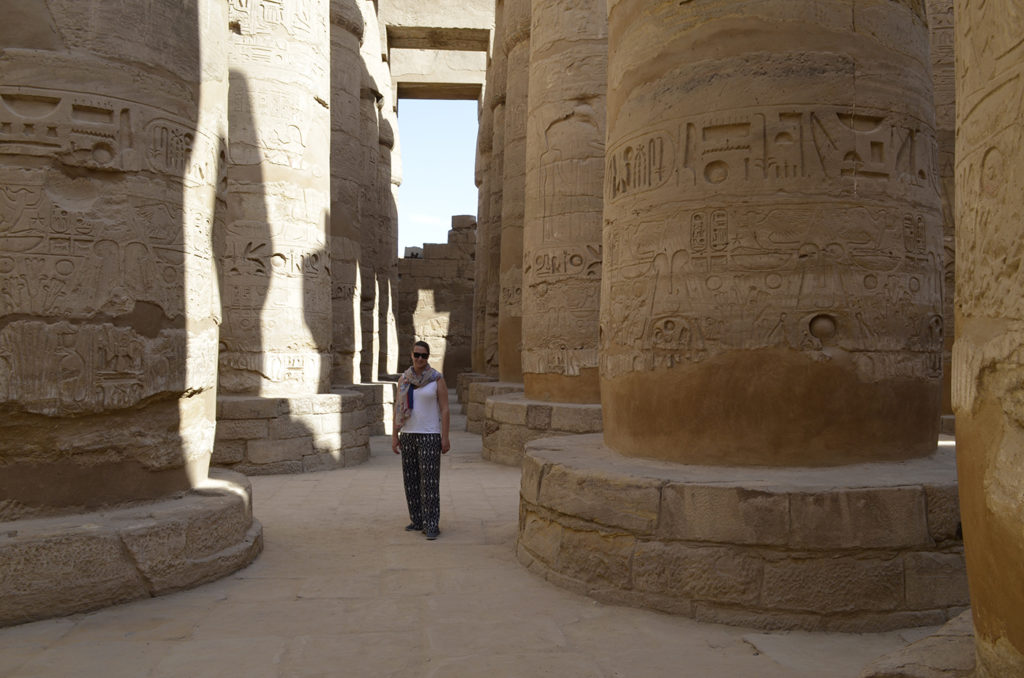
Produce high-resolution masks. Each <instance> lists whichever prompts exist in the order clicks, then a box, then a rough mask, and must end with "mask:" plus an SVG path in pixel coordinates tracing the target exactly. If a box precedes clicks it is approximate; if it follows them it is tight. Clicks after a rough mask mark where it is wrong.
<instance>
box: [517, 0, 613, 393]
mask: <svg viewBox="0 0 1024 678" xmlns="http://www.w3.org/2000/svg"><path fill="white" fill-rule="evenodd" d="M607 25H608V21H607V12H606V8H605V3H604V0H589V1H587V2H578V1H575V0H572V1H558V2H550V1H548V0H535V1H534V2H532V28H531V31H530V36H529V37H530V39H529V51H530V59H529V78H530V79H529V88H528V89H529V93H528V97H527V99H528V104H527V106H528V111H529V115H528V118H527V123H526V191H525V205H524V230H523V234H522V239H523V245H522V246H523V251H524V254H523V262H524V263H523V270H522V278H523V280H522V308H523V321H522V333H523V356H522V363H523V380H524V383H525V385H526V393H527V395H528V396H529V398H530V399H532V400H541V401H566V402H576V403H597V402H600V392H599V383H598V375H597V366H598V351H597V339H598V331H597V330H598V321H599V312H600V303H599V300H600V286H601V227H602V219H601V209H602V193H603V190H604V183H603V182H604V135H605V125H604V118H605V110H604V106H605V96H604V93H605V88H606V86H607V85H606V71H607ZM506 157H507V156H506Z"/></svg>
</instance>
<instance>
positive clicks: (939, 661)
mask: <svg viewBox="0 0 1024 678" xmlns="http://www.w3.org/2000/svg"><path fill="white" fill-rule="evenodd" d="M974 664H975V662H974V626H973V624H972V623H971V613H970V611H967V612H964V613H963V614H961V615H960V616H958V617H956V618H954V619H953V620H952V621H950V622H949V623H947V624H946V625H945V626H943V627H942V628H941V629H939V630H938V631H937V632H936V633H934V634H932V635H930V636H927V637H926V638H923V639H921V640H919V641H917V642H916V643H912V644H911V645H908V646H907V647H905V648H902V649H900V650H897V651H896V652H893V653H891V654H888V655H885V656H884V657H881V658H879V659H877V660H875V661H873V662H871V664H869V665H868V666H867V667H865V668H864V671H863V672H862V673H861V674H860V678H968V677H969V676H971V675H973V673H974Z"/></svg>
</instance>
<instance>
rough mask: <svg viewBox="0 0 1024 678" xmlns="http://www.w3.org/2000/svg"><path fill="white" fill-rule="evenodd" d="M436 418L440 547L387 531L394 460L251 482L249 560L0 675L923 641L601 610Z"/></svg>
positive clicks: (68, 626) (743, 669)
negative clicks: (529, 550) (526, 558)
mask: <svg viewBox="0 0 1024 678" xmlns="http://www.w3.org/2000/svg"><path fill="white" fill-rule="evenodd" d="M455 419H456V420H455V421H453V422H452V430H453V431H454V432H455V433H454V434H453V437H452V443H453V446H454V449H453V451H452V452H451V453H450V454H449V455H447V457H445V459H444V463H443V464H442V480H441V490H442V499H441V502H442V503H441V530H442V533H441V538H440V539H438V540H437V541H434V542H428V541H426V540H425V539H424V538H423V536H422V535H421V534H419V533H409V532H405V531H404V530H403V529H402V528H403V527H404V526H405V524H406V523H407V522H408V516H407V514H406V512H405V503H404V498H403V495H402V488H401V485H402V475H401V470H400V465H399V461H398V458H397V457H395V456H394V455H392V454H391V452H390V445H389V439H388V438H387V437H383V436H381V437H375V438H373V439H372V444H371V445H372V450H373V453H372V456H371V458H370V460H369V461H368V462H367V463H366V464H364V465H362V466H357V467H352V468H348V469H339V470H336V471H326V472H321V473H311V474H300V475H287V476H262V477H255V478H253V479H252V481H253V490H254V507H255V511H256V515H257V517H258V518H259V519H260V520H261V521H262V522H263V525H264V530H265V531H264V539H265V543H266V549H265V551H264V553H263V554H262V555H261V556H260V557H259V558H258V559H257V560H256V562H255V563H254V564H253V565H251V566H250V567H248V568H247V569H245V570H242V571H240V572H237V573H236V574H235V575H233V576H231V577H228V578H226V579H223V580H221V581H218V582H214V583H212V584H207V585H205V586H202V587H200V588H198V589H194V590H191V591H186V592H183V593H177V594H172V595H168V596H164V597H161V598H154V599H148V600H143V601H137V602H134V603H130V604H126V605H120V606H117V607H113V608H108V609H105V610H100V611H98V612H94V613H91V614H81V615H75V616H73V617H67V618H62V619H54V620H50V621H44V622H38V623H34V624H26V625H23V626H17V627H12V628H7V629H0V676H10V677H11V678H22V677H25V678H27V677H32V678H49V677H53V678H56V677H60V678H67V677H69V676H75V677H77V676H102V677H103V678H119V677H121V676H124V677H126V678H144V677H163V676H166V677H172V676H173V677H175V678H178V677H185V676H188V677H193V676H200V677H201V676H214V677H216V678H234V677H235V676H246V677H247V678H262V677H281V678H291V677H293V676H294V677H310V678H312V677H314V676H320V677H334V676H353V677H359V678H364V677H366V678H377V677H392V678H413V677H416V678H419V677H421V676H437V677H443V678H458V677H465V678H480V677H481V676H483V677H485V678H504V677H512V676H515V677H519V676H522V677H524V678H526V677H529V678H533V677H539V676H559V677H560V678H576V677H579V678H584V677H586V678H595V677H607V678H611V677H622V678H654V677H663V676H674V677H678V676H682V677H691V676H692V677H694V678H698V677H699V678H732V677H736V678H739V677H743V678H751V677H752V678H777V677H778V678H781V677H787V678H825V677H827V678H856V676H858V674H859V673H860V671H861V669H862V668H863V667H864V666H865V665H866V664H868V663H869V662H870V661H871V660H872V659H875V658H876V657H879V656H880V655H882V654H885V653H887V652H890V651H892V650H895V649H897V648H900V647H902V646H904V645H906V644H908V643H909V642H911V641H914V640H917V639H919V638H922V637H923V636H925V635H927V634H928V633H930V632H933V631H934V630H935V629H934V628H925V629H908V630H905V631H897V632H891V633H882V634H866V635H858V634H809V633H795V632H784V633H762V632H756V631H751V630H749V629H742V628H732V627H727V626H717V625H711V624H700V623H697V622H694V621H692V620H689V619H683V618H676V617H671V616H667V615H663V614H659V613H655V612H648V611H644V610H637V609H630V608H620V607H614V606H607V605H601V604H598V603H595V602H593V601H591V600H590V599H588V598H585V597H582V596H578V595H575V594H571V593H569V592H567V591H563V590H561V589H559V588H556V587H554V586H552V585H551V584H548V583H546V582H545V581H543V580H541V579H540V578H538V577H535V576H533V575H531V574H529V573H528V572H526V571H525V570H524V569H523V568H522V567H521V566H520V565H519V564H518V562H517V561H516V559H515V556H514V555H513V540H514V539H515V535H516V521H517V516H518V500H517V493H518V488H519V471H518V469H514V468H509V467H505V466H498V465H495V464H491V463H489V462H485V461H483V460H482V459H481V457H480V437H479V436H478V435H474V434H469V433H464V432H463V428H464V421H462V418H461V416H458V417H456V418H455Z"/></svg>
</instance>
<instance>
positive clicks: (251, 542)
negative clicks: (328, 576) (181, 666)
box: [0, 470, 263, 626]
mask: <svg viewBox="0 0 1024 678" xmlns="http://www.w3.org/2000/svg"><path fill="white" fill-rule="evenodd" d="M251 498H252V489H251V487H250V485H249V481H248V479H246V478H245V477H244V476H242V475H240V474H238V473H232V472H230V471H224V470H213V471H211V474H210V478H209V479H208V480H207V482H206V483H205V484H204V486H202V487H200V488H198V489H196V490H193V491H190V492H187V493H184V494H182V495H181V496H179V497H176V498H173V499H167V500H163V501H158V502H142V503H138V504H133V505H131V506H126V507H124V508H116V509H111V510H105V511H98V512H94V513H81V514H75V515H69V516H59V517H55V518H40V519H33V520H21V521H13V522H7V523H0V570H2V571H3V572H4V576H3V579H2V581H0V626H6V625H11V624H20V623H24V622H29V621H35V620H39V619H46V618H48V617H56V616H63V615H69V614H74V613H78V612H87V611H89V610H94V609H97V608H101V607H106V606H108V605H114V604H116V603H122V602H125V601H128V600H134V599H136V598H146V597H150V596H158V595H162V594H164V593H170V592H172V591H178V590H181V589H185V588H191V587H193V586H198V585H199V584H203V583H205V582H208V581H212V580H214V579H218V578H220V577H223V576H225V575H228V574H230V573H232V572H234V571H236V570H239V569H241V568H242V567H245V566H246V565H248V564H249V563H250V562H252V560H253V559H254V558H255V557H256V556H257V555H258V554H259V553H260V551H261V550H262V548H263V527H262V525H260V523H259V522H258V521H256V520H253V517H252V509H251Z"/></svg>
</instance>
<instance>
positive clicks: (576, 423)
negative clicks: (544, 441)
mask: <svg viewBox="0 0 1024 678" xmlns="http://www.w3.org/2000/svg"><path fill="white" fill-rule="evenodd" d="M600 432H601V405H600V403H593V404H587V405H580V404H576V403H553V402H545V401H541V400H527V399H526V395H525V394H524V393H521V392H517V393H506V394H504V395H496V396H491V397H490V398H488V399H487V402H486V403H485V404H484V432H483V451H482V456H483V458H484V459H487V460H488V461H493V462H496V463H499V464H506V465H508V466H519V465H520V464H522V462H523V449H524V447H525V445H526V443H528V442H529V441H531V440H536V439H538V438H549V437H551V436H563V435H579V434H581V433H600Z"/></svg>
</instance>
